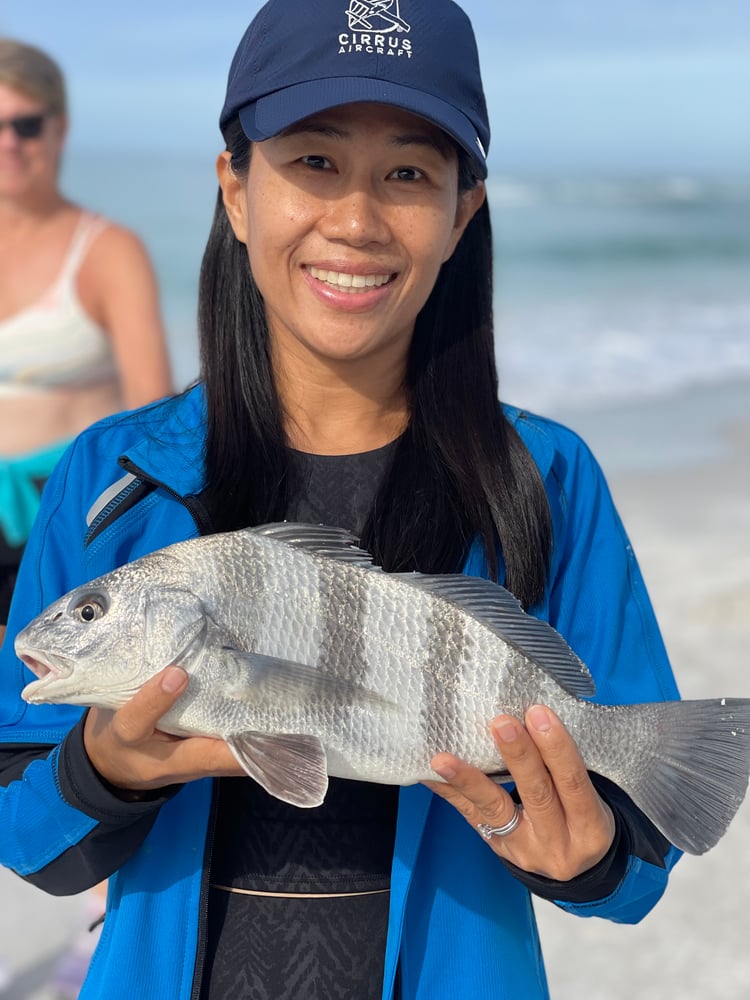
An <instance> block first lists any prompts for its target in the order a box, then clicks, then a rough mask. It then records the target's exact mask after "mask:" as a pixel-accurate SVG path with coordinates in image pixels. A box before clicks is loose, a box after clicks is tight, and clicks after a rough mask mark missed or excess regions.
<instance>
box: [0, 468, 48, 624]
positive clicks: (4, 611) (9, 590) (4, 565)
mask: <svg viewBox="0 0 750 1000" xmlns="http://www.w3.org/2000/svg"><path fill="white" fill-rule="evenodd" d="M33 482H34V486H36V488H37V489H38V490H39V495H40V496H41V495H42V490H43V489H44V484H45V483H46V482H47V480H46V478H40V477H37V476H35V477H34V480H33ZM23 550H24V546H23V544H21V545H11V544H10V542H9V541H8V539H7V538H6V537H5V535H4V534H3V532H2V530H1V529H0V625H7V624H8V611H9V610H10V599H11V597H12V596H13V588H14V587H15V585H16V577H17V576H18V567H19V566H20V565H21V556H22V555H23Z"/></svg>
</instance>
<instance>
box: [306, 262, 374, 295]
mask: <svg viewBox="0 0 750 1000" xmlns="http://www.w3.org/2000/svg"><path fill="white" fill-rule="evenodd" d="M308 270H309V271H310V274H311V275H312V276H313V278H317V279H318V281H324V282H325V283H326V284H327V285H331V287H333V288H338V289H340V290H342V291H344V290H346V291H349V292H356V291H358V290H359V289H362V288H379V287H380V286H381V285H385V284H386V282H388V281H390V280H391V276H390V274H349V273H348V272H347V271H325V270H323V269H322V268H320V267H312V266H311V267H310V268H308Z"/></svg>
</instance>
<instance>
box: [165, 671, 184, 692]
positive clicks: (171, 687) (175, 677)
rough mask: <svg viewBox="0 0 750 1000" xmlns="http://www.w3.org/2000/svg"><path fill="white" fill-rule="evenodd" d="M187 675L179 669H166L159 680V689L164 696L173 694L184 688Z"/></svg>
mask: <svg viewBox="0 0 750 1000" xmlns="http://www.w3.org/2000/svg"><path fill="white" fill-rule="evenodd" d="M186 681H187V674H186V673H185V671H184V670H181V669H180V667H168V668H167V669H166V670H165V671H164V673H163V674H162V678H161V689H162V691H163V692H164V693H165V694H175V693H176V692H177V691H179V690H180V688H182V687H184V686H185V682H186Z"/></svg>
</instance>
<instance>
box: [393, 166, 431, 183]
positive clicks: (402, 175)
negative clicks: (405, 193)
mask: <svg viewBox="0 0 750 1000" xmlns="http://www.w3.org/2000/svg"><path fill="white" fill-rule="evenodd" d="M391 177H394V178H395V179H396V180H397V181H418V180H420V178H422V177H424V174H423V173H422V171H421V170H418V169H417V168H416V167H399V168H398V169H397V170H394V171H393V173H392V174H391Z"/></svg>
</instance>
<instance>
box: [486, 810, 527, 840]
mask: <svg viewBox="0 0 750 1000" xmlns="http://www.w3.org/2000/svg"><path fill="white" fill-rule="evenodd" d="M522 809H523V806H522V805H521V803H520V802H516V808H515V811H514V813H513V815H512V816H511V818H510V819H509V820H508V822H507V823H505V824H504V825H503V826H490V825H489V823H478V824H477V830H479V832H480V833H481V834H482V836H483V837H484V839H485V840H492V838H493V837H494V836H495V835H496V834H497V836H498V837H507V836H508V834H509V833H513V831H514V830H515V828H516V827H517V826H518V824H519V823H520V822H521V810H522Z"/></svg>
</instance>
